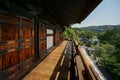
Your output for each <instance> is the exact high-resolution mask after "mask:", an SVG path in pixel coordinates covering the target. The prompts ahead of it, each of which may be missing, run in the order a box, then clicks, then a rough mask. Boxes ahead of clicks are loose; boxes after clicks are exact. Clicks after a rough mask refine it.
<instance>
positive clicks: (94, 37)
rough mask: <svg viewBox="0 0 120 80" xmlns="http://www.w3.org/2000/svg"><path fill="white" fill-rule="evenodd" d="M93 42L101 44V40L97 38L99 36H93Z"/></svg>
mask: <svg viewBox="0 0 120 80" xmlns="http://www.w3.org/2000/svg"><path fill="white" fill-rule="evenodd" d="M91 42H92V43H93V44H95V45H96V44H99V43H100V41H99V39H98V38H97V36H93V38H92V39H91Z"/></svg>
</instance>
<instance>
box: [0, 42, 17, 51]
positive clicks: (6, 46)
mask: <svg viewBox="0 0 120 80" xmlns="http://www.w3.org/2000/svg"><path fill="white" fill-rule="evenodd" d="M17 47H18V43H16V42H14V43H11V44H9V43H7V44H0V50H3V49H12V48H17Z"/></svg>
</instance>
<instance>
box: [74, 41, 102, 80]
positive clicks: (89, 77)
mask: <svg viewBox="0 0 120 80" xmlns="http://www.w3.org/2000/svg"><path fill="white" fill-rule="evenodd" d="M73 42H74V48H75V50H76V53H77V56H80V57H79V58H78V57H75V59H76V61H75V62H76V68H77V75H78V79H79V80H104V78H103V76H101V75H99V74H98V73H97V72H96V70H95V69H94V67H93V65H92V64H91V63H90V62H89V60H88V58H87V57H86V55H85V54H84V52H83V50H82V48H81V47H80V46H79V45H78V43H77V41H76V40H75V39H74V40H73ZM80 60H81V61H82V63H81V61H80ZM80 63H81V64H80ZM80 66H83V67H82V69H80ZM101 77H102V78H101Z"/></svg>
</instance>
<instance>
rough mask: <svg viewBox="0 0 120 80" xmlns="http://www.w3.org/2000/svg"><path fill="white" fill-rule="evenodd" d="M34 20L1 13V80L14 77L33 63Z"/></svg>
mask: <svg viewBox="0 0 120 80" xmlns="http://www.w3.org/2000/svg"><path fill="white" fill-rule="evenodd" d="M32 27H33V25H32V21H31V20H30V19H28V18H24V17H20V16H18V17H17V16H11V15H3V14H0V80H1V79H13V78H14V77H15V76H16V75H18V73H19V72H21V71H24V70H26V69H28V68H30V67H31V66H32V64H33V56H34V49H33V46H32V38H33V37H34V34H33V30H32Z"/></svg>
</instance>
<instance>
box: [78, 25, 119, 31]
mask: <svg viewBox="0 0 120 80" xmlns="http://www.w3.org/2000/svg"><path fill="white" fill-rule="evenodd" d="M79 29H80V30H91V31H94V32H104V31H107V30H111V29H119V30H120V25H101V26H88V27H82V28H79Z"/></svg>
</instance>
